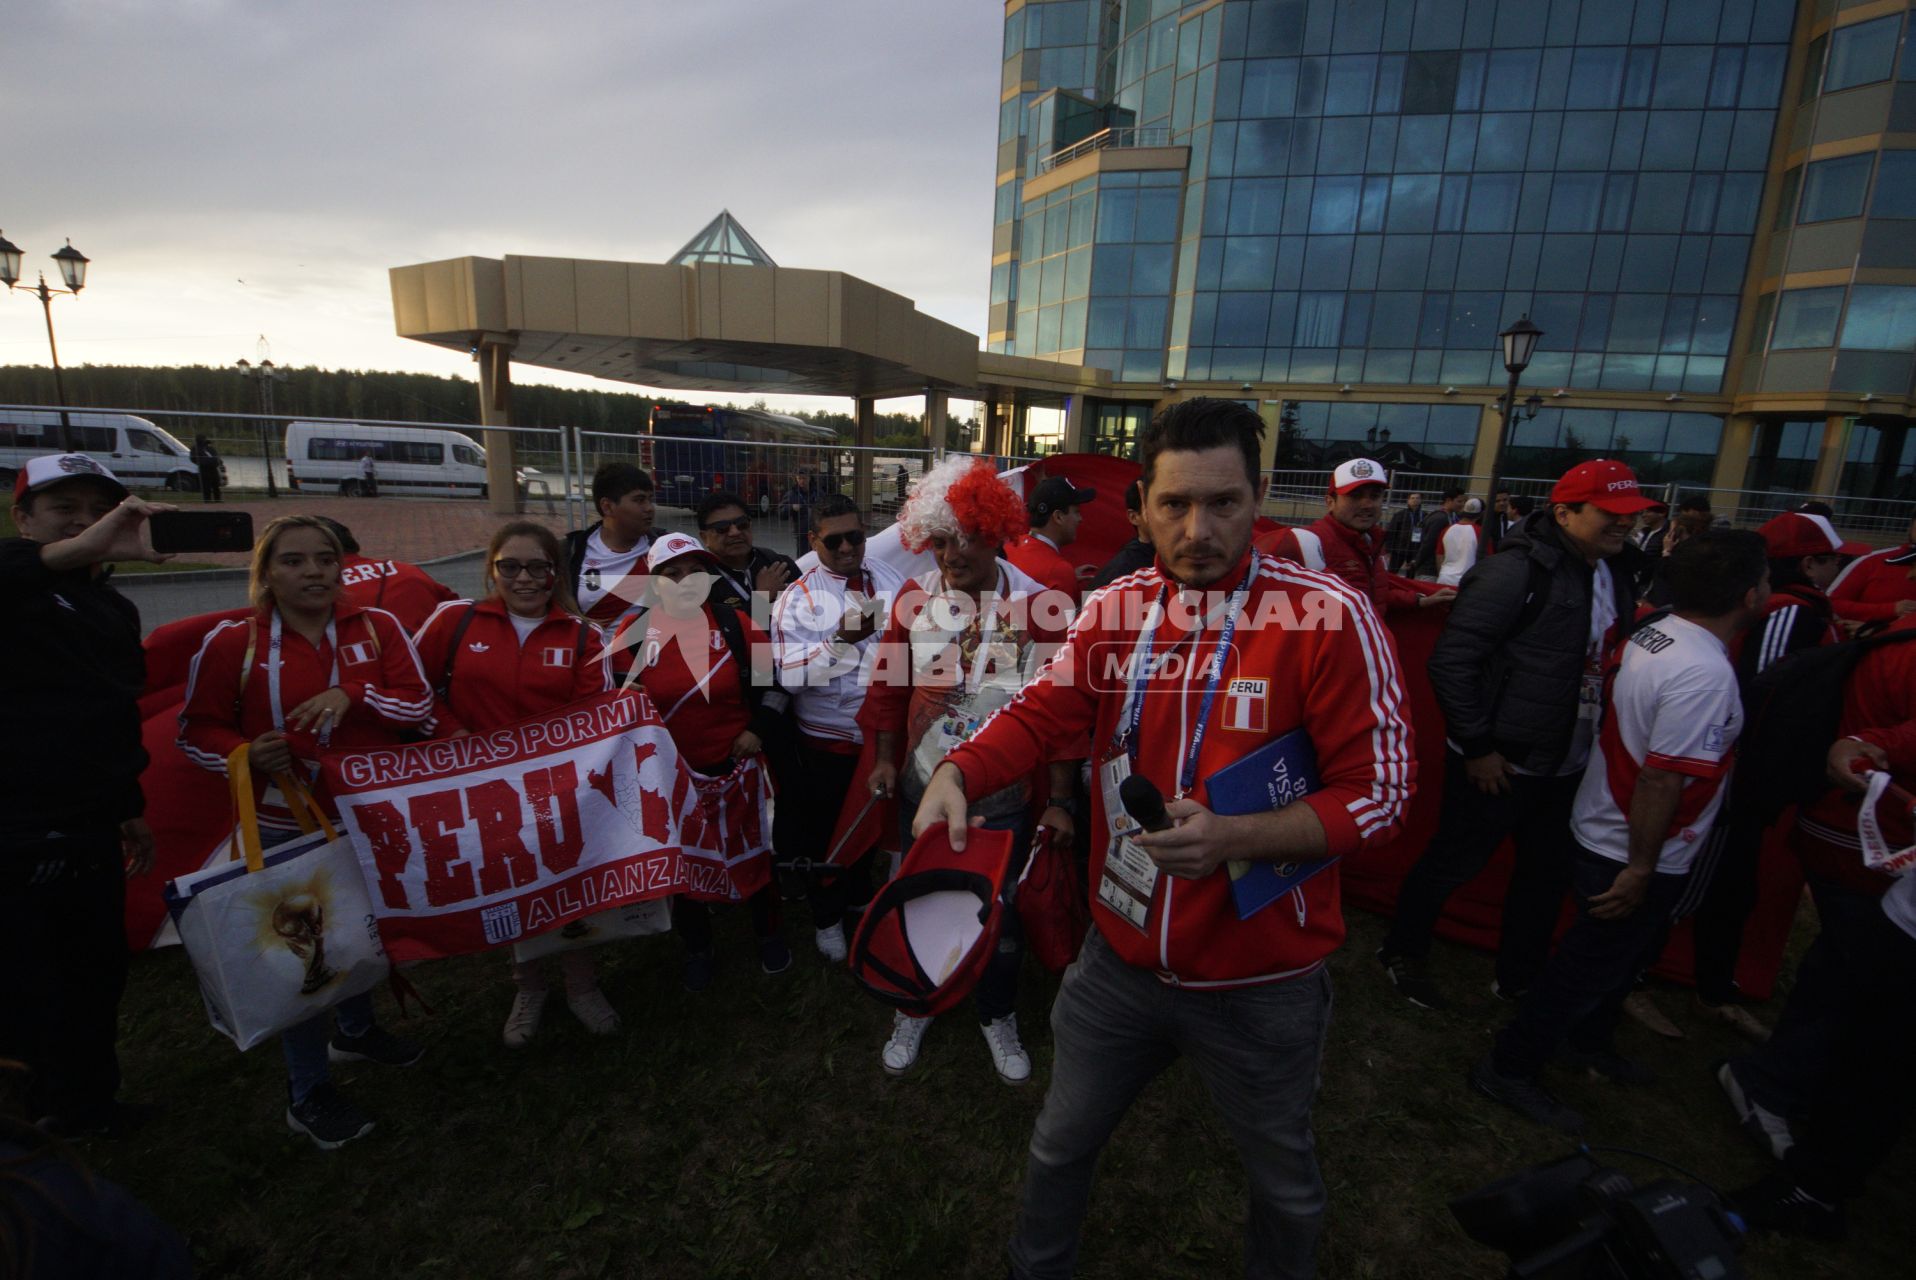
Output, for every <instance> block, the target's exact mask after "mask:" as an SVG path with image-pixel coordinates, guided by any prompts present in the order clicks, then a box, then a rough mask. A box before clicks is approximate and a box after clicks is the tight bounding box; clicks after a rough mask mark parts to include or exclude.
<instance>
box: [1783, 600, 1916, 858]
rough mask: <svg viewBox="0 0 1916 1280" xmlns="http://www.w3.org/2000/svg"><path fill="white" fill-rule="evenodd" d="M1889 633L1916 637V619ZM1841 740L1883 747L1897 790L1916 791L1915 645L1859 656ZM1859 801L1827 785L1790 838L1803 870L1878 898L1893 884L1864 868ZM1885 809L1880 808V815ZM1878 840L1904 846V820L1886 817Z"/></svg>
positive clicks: (1905, 642)
mask: <svg viewBox="0 0 1916 1280" xmlns="http://www.w3.org/2000/svg"><path fill="white" fill-rule="evenodd" d="M1890 629H1891V630H1892V631H1916V615H1912V616H1910V617H1906V618H1904V619H1903V620H1902V621H1900V622H1898V623H1897V624H1896V625H1895V626H1894V627H1892V628H1890ZM1839 727H1840V731H1841V733H1842V736H1843V737H1845V738H1860V739H1862V740H1863V741H1864V742H1867V743H1870V744H1871V745H1873V746H1877V747H1881V748H1882V749H1883V751H1884V753H1885V754H1887V755H1888V756H1889V772H1890V776H1891V777H1892V778H1894V779H1895V780H1896V783H1897V785H1898V786H1901V787H1903V788H1905V789H1916V640H1903V641H1900V642H1898V643H1896V644H1889V645H1884V646H1883V647H1882V648H1881V649H1878V650H1876V651H1875V652H1874V653H1867V654H1864V655H1863V660H1862V661H1861V662H1858V663H1857V664H1856V670H1854V671H1852V672H1851V673H1850V677H1849V683H1848V685H1846V686H1845V687H1844V689H1843V718H1842V720H1841V722H1840V725H1839ZM1856 805H1857V796H1856V795H1855V794H1854V793H1853V792H1848V791H1838V790H1837V789H1836V788H1834V787H1831V788H1830V789H1829V790H1827V791H1825V792H1824V793H1823V797H1822V799H1820V800H1818V801H1816V803H1814V804H1812V805H1810V806H1809V807H1808V808H1807V809H1806V810H1804V811H1803V812H1802V813H1801V814H1799V815H1798V816H1797V819H1796V830H1795V831H1794V832H1793V833H1792V836H1793V840H1794V843H1795V846H1796V850H1797V852H1798V853H1799V854H1800V855H1801V856H1802V859H1803V865H1804V867H1805V869H1807V870H1809V871H1810V872H1812V873H1814V874H1817V875H1822V876H1827V877H1829V878H1830V879H1833V880H1836V881H1838V882H1840V883H1842V884H1846V885H1848V886H1850V887H1851V888H1856V889H1863V890H1866V891H1868V892H1870V893H1877V894H1880V893H1882V892H1883V891H1884V890H1885V889H1887V888H1889V884H1890V878H1889V877H1888V876H1886V875H1883V874H1882V873H1880V872H1876V871H1871V870H1869V869H1868V868H1867V867H1865V866H1864V865H1863V853H1862V846H1861V845H1860V844H1858V843H1857V839H1856ZM1889 808H1890V806H1889V804H1888V803H1887V802H1885V803H1884V810H1885V812H1886V813H1887V810H1888V809H1889ZM1883 834H1884V835H1885V836H1887V837H1888V838H1889V840H1890V842H1891V843H1892V844H1893V845H1895V846H1897V847H1899V848H1900V847H1901V846H1902V845H1905V844H1908V843H1909V842H1910V839H1911V832H1910V829H1909V824H1908V822H1907V821H1904V820H1901V819H1898V818H1896V817H1895V816H1894V815H1888V816H1887V817H1886V820H1885V821H1884V823H1883Z"/></svg>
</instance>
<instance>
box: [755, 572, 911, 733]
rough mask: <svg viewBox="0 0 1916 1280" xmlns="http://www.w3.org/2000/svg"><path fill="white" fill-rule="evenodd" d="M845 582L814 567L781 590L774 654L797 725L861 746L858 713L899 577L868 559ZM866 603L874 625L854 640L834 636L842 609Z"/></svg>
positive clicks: (774, 608) (775, 611)
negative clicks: (867, 602)
mask: <svg viewBox="0 0 1916 1280" xmlns="http://www.w3.org/2000/svg"><path fill="white" fill-rule="evenodd" d="M855 577H856V581H848V580H846V579H845V578H842V577H840V576H839V575H838V574H835V573H833V572H832V571H831V570H829V569H827V568H825V566H823V565H820V564H814V565H813V566H812V567H811V568H809V569H807V570H806V571H805V572H804V574H802V575H801V576H800V577H799V579H798V581H797V582H794V583H793V584H792V585H791V586H789V587H787V588H785V590H784V591H782V592H780V593H779V597H778V599H777V600H776V601H775V602H773V605H772V652H773V653H774V654H775V655H776V657H777V662H778V682H779V684H780V685H782V686H783V687H784V688H786V689H788V690H790V691H791V695H792V710H793V713H794V714H795V715H796V716H797V717H798V727H799V730H800V731H801V732H803V733H807V734H809V735H811V736H812V737H814V738H823V739H826V740H827V741H832V742H846V743H853V744H859V743H863V742H864V740H865V736H864V734H863V733H862V732H860V730H859V728H858V711H859V708H861V707H863V706H864V705H865V688H866V686H867V684H868V683H869V682H870V670H869V669H870V667H871V665H872V663H873V662H875V661H876V654H877V649H878V637H879V635H880V634H882V633H883V632H884V630H885V625H886V623H888V622H889V621H890V620H891V602H892V597H893V596H895V595H896V594H897V593H898V589H899V588H900V587H902V586H903V585H904V579H903V578H901V577H900V576H899V574H898V572H897V571H896V570H895V569H893V568H891V566H889V565H887V564H884V563H882V562H880V561H873V560H867V561H866V562H865V565H864V567H863V568H862V569H861V570H860V571H859V573H858V574H857V575H855ZM865 600H870V601H874V602H875V603H873V604H872V606H871V616H872V618H873V623H872V630H871V633H870V634H869V635H867V636H866V637H865V638H864V639H863V640H860V641H859V642H858V643H857V644H847V643H846V642H845V641H844V640H841V639H840V638H839V637H838V629H839V628H840V627H841V626H843V625H844V624H845V613H846V610H847V609H849V608H850V607H852V606H853V605H854V604H855V603H857V602H859V601H865Z"/></svg>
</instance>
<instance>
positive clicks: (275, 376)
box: [234, 338, 286, 498]
mask: <svg viewBox="0 0 1916 1280" xmlns="http://www.w3.org/2000/svg"><path fill="white" fill-rule="evenodd" d="M260 345H261V346H264V345H265V339H264V338H262V339H261V340H260ZM234 368H236V369H238V370H239V374H240V377H242V378H251V379H252V380H253V381H254V382H255V383H257V384H258V385H259V411H260V415H261V416H260V418H259V427H258V430H259V460H260V462H261V463H263V464H264V465H265V467H266V496H267V497H269V498H277V497H279V486H278V485H277V484H275V483H274V481H273V451H272V445H271V444H270V442H269V439H268V437H267V434H266V433H267V430H268V429H269V428H270V427H271V426H272V425H273V386H274V384H275V383H280V382H284V381H286V370H284V369H281V368H279V367H278V366H277V365H275V364H274V363H273V362H272V361H271V360H266V359H262V360H261V361H260V362H259V363H258V364H254V363H253V362H252V361H250V360H246V359H241V360H240V361H239V363H238V364H236V365H235V366H234Z"/></svg>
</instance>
